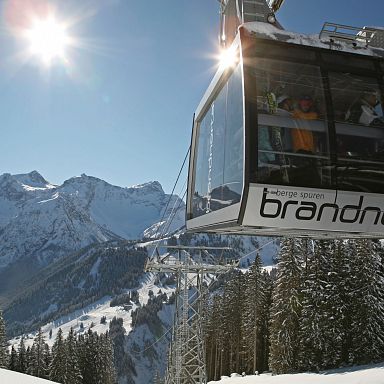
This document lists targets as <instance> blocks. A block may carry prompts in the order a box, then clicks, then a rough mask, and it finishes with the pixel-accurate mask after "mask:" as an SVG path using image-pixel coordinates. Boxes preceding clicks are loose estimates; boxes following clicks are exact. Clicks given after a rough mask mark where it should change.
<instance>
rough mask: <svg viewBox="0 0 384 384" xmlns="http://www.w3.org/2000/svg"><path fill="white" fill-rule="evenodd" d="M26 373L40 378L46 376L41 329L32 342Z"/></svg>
mask: <svg viewBox="0 0 384 384" xmlns="http://www.w3.org/2000/svg"><path fill="white" fill-rule="evenodd" d="M27 373H28V374H30V375H32V376H36V377H42V378H47V376H48V365H47V348H46V343H45V338H44V335H43V331H42V329H41V328H40V329H39V331H38V333H37V335H36V337H35V340H34V341H33V345H32V348H31V352H30V359H29V366H28V370H27Z"/></svg>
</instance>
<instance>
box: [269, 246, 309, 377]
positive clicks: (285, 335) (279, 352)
mask: <svg viewBox="0 0 384 384" xmlns="http://www.w3.org/2000/svg"><path fill="white" fill-rule="evenodd" d="M302 266H303V260H302V252H301V249H300V246H299V244H298V241H297V240H295V239H291V238H290V239H284V240H283V241H282V243H281V249H280V254H279V264H278V271H277V280H276V284H275V288H274V292H273V303H272V308H271V349H270V360H269V366H270V368H271V369H272V371H273V372H274V373H277V374H280V373H288V372H295V371H296V370H297V369H298V353H299V319H300V316H301V303H300V295H301V292H300V289H301V275H302Z"/></svg>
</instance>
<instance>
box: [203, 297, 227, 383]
mask: <svg viewBox="0 0 384 384" xmlns="http://www.w3.org/2000/svg"><path fill="white" fill-rule="evenodd" d="M222 303H223V298H222V297H221V296H220V295H215V296H214V297H213V299H212V304H211V306H210V310H209V312H208V313H209V314H208V318H207V320H206V322H205V327H206V329H205V335H206V339H205V346H206V356H207V358H206V359H207V375H208V380H217V379H220V373H221V365H222V364H221V362H222V354H223V345H224V331H223V326H222V325H223V305H222ZM218 325H219V326H218Z"/></svg>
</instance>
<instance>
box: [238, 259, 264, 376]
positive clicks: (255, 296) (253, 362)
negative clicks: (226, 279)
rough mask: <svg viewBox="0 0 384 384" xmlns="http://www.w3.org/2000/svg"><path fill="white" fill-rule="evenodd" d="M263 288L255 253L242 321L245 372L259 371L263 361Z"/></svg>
mask: <svg viewBox="0 0 384 384" xmlns="http://www.w3.org/2000/svg"><path fill="white" fill-rule="evenodd" d="M264 289H265V288H264V280H263V274H262V262H261V258H260V255H259V254H257V256H256V258H255V262H254V264H253V265H252V266H251V268H250V269H249V272H248V273H247V275H246V287H245V299H244V311H243V322H242V327H243V335H244V344H243V345H244V348H245V351H244V353H245V356H246V360H247V362H246V372H247V373H254V372H256V371H261V370H262V369H261V367H262V365H263V363H264V362H263V357H264V351H263V342H262V337H263V334H262V324H263V318H262V316H263V311H262V305H263V302H264V296H265V292H264Z"/></svg>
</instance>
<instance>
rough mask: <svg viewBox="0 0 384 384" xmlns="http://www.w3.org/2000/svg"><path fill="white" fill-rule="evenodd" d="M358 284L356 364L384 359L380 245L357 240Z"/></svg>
mask: <svg viewBox="0 0 384 384" xmlns="http://www.w3.org/2000/svg"><path fill="white" fill-rule="evenodd" d="M354 242H355V246H356V251H357V258H356V260H355V271H356V283H357V286H356V287H355V294H354V303H353V311H354V313H355V316H354V319H353V321H352V324H351V331H352V333H353V339H352V340H353V341H352V345H353V346H352V351H351V359H352V362H353V363H358V364H361V363H363V364H364V363H370V362H372V361H376V360H379V359H380V358H382V356H383V355H382V351H383V350H384V325H383V324H384V301H383V299H384V276H383V273H382V265H381V257H380V254H379V251H380V250H379V245H378V244H377V243H376V242H374V241H372V240H368V239H359V240H355V241H354Z"/></svg>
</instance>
